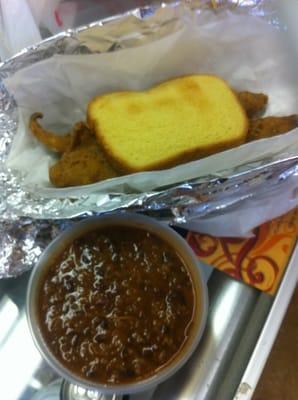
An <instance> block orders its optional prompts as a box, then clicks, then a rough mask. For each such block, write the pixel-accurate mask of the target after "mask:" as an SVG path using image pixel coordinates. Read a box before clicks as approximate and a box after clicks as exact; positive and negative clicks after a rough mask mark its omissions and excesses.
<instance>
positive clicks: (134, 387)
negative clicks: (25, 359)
mask: <svg viewBox="0 0 298 400" xmlns="http://www.w3.org/2000/svg"><path fill="white" fill-rule="evenodd" d="M117 225H118V226H127V227H135V228H139V229H143V230H149V232H152V233H153V234H155V235H157V236H158V237H159V238H161V239H162V240H165V241H166V242H168V243H169V244H170V245H171V246H172V247H173V248H174V249H175V250H176V251H177V252H178V254H179V256H180V257H181V258H182V260H183V261H184V263H185V267H186V268H187V270H188V272H189V273H190V275H191V280H192V284H193V286H194V290H195V292H196V304H195V311H198V307H200V313H201V314H200V318H199V319H198V322H197V325H198V329H197V331H196V332H195V331H193V332H192V334H191V337H190V339H189V340H187V342H186V345H184V347H183V354H182V356H181V357H179V355H178V356H177V357H175V358H174V359H173V361H172V362H170V363H169V365H168V366H165V367H164V368H163V367H162V368H161V369H160V371H158V372H157V373H155V374H153V375H150V376H149V377H147V378H145V379H141V380H138V381H136V382H130V383H125V384H117V385H116V384H103V383H95V382H92V381H89V380H87V379H84V378H82V377H80V376H79V375H77V374H75V373H74V372H72V371H70V370H68V369H67V368H66V367H65V366H64V365H63V364H62V363H61V362H60V361H59V360H58V359H57V358H56V357H55V356H54V354H53V353H52V352H51V351H50V349H49V347H48V346H47V344H46V342H45V340H44V338H43V336H42V333H41V330H40V329H39V327H38V323H37V322H38V317H37V313H36V308H37V305H36V302H34V300H35V299H36V296H37V292H38V291H37V290H36V289H37V288H38V282H39V278H40V277H41V275H42V273H44V272H45V271H46V268H47V267H48V265H49V257H50V255H53V253H56V254H57V255H58V254H61V250H62V249H63V248H65V246H66V245H67V244H68V243H70V242H72V241H73V240H74V239H75V238H77V237H81V236H83V235H84V234H86V233H87V232H90V231H92V230H95V229H97V228H104V227H106V226H117ZM164 236H166V237H167V238H168V239H165V238H164ZM62 243H63V244H62ZM177 247H178V249H177ZM199 265H200V263H199V262H198V259H197V258H196V256H195V254H194V252H193V251H192V249H191V247H190V246H189V245H188V244H187V243H186V241H185V240H184V239H183V238H182V237H181V236H180V235H179V234H178V233H177V232H175V231H174V230H173V229H172V228H170V227H169V226H168V225H167V224H165V223H162V222H160V221H157V220H155V219H153V218H151V217H148V216H144V215H139V214H134V213H131V212H125V213H109V214H107V215H100V216H92V217H87V218H86V219H84V220H82V221H80V222H77V223H75V224H74V225H72V226H71V227H69V228H67V229H66V230H64V231H62V232H61V233H60V234H59V235H58V236H57V237H56V238H55V239H54V240H53V241H52V242H50V244H49V245H48V246H47V247H46V249H45V250H44V251H43V253H42V255H41V256H40V258H39V260H38V262H37V264H36V265H35V266H34V267H33V270H32V272H31V275H30V279H29V283H28V287H27V296H26V315H27V321H28V325H29V330H30V333H31V336H32V338H33V341H34V343H35V346H36V347H37V349H38V350H39V352H40V353H41V355H42V356H43V358H44V359H45V360H46V362H47V363H48V364H49V365H50V366H51V367H52V368H53V369H54V370H55V371H56V372H57V373H58V374H59V375H60V376H62V377H63V378H64V379H66V380H67V381H69V382H71V383H73V384H75V385H78V386H81V387H83V388H85V389H87V390H96V391H100V392H102V393H105V394H127V393H130V394H133V393H138V392H144V391H146V390H148V389H151V388H152V387H154V386H157V385H158V384H160V383H161V382H163V381H164V380H166V379H168V378H169V377H170V376H172V375H173V374H174V373H175V372H177V371H178V370H179V369H180V368H181V367H182V366H183V365H184V364H185V363H186V362H187V360H188V359H189V357H190V356H191V354H192V353H193V351H194V350H195V348H196V347H197V345H198V343H199V341H200V339H201V337H202V335H203V331H204V328H205V325H206V320H207V311H208V304H209V302H208V290H207V284H206V280H205V279H204V276H203V273H202V271H201V269H200V267H199ZM198 296H200V299H199V301H200V305H198V303H197V300H198Z"/></svg>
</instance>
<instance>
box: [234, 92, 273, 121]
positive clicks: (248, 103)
mask: <svg viewBox="0 0 298 400" xmlns="http://www.w3.org/2000/svg"><path fill="white" fill-rule="evenodd" d="M236 94H237V97H238V99H239V101H240V103H241V104H242V107H243V108H244V109H245V111H246V114H247V116H248V118H251V117H254V116H257V115H259V114H260V113H261V112H262V111H264V109H265V107H266V105H267V103H268V96H266V94H263V93H252V92H238V93H236Z"/></svg>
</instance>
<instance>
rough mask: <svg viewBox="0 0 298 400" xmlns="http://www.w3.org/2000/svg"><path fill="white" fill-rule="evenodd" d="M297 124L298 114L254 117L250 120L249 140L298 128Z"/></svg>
mask: <svg viewBox="0 0 298 400" xmlns="http://www.w3.org/2000/svg"><path fill="white" fill-rule="evenodd" d="M297 126H298V115H297V114H293V115H288V116H285V117H265V118H258V119H252V120H250V121H249V128H248V133H247V142H251V141H252V140H258V139H265V138H269V137H272V136H276V135H280V134H282V133H286V132H289V131H291V130H292V129H295V128H297Z"/></svg>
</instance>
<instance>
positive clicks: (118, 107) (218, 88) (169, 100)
mask: <svg viewBox="0 0 298 400" xmlns="http://www.w3.org/2000/svg"><path fill="white" fill-rule="evenodd" d="M87 119H88V124H89V126H90V127H91V129H93V131H94V132H95V133H96V136H97V138H98V141H99V143H100V144H101V145H102V147H103V148H104V150H105V152H106V154H107V156H108V158H109V160H110V162H111V163H112V165H113V166H114V167H115V168H117V169H118V170H120V171H122V172H124V173H131V172H139V171H146V170H152V169H161V168H165V167H170V166H174V165H177V164H179V163H184V162H187V161H190V160H194V159H198V158H201V157H204V156H207V155H210V154H213V153H215V152H218V151H221V150H225V149H228V148H231V147H233V146H237V145H239V144H242V143H244V141H245V138H246V133H247V129H248V121H247V117H246V115H245V112H244V109H243V108H242V106H241V104H240V103H239V101H238V99H237V97H236V95H235V94H234V92H233V91H232V90H231V89H230V88H229V86H228V85H227V83H226V82H225V81H223V80H222V79H220V78H218V77H216V76H213V75H191V76H185V77H181V78H177V79H173V80H170V81H167V82H165V83H162V84H160V85H158V86H155V87H153V88H152V89H149V90H146V91H143V92H116V93H110V94H106V95H102V96H98V97H95V98H94V99H93V100H92V101H91V102H90V104H89V105H88V111H87Z"/></svg>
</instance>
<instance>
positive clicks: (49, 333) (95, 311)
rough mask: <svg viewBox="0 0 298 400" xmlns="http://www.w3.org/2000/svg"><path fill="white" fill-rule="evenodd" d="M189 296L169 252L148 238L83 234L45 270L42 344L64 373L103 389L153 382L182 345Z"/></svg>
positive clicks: (180, 267) (183, 273)
mask: <svg viewBox="0 0 298 400" xmlns="http://www.w3.org/2000/svg"><path fill="white" fill-rule="evenodd" d="M193 313H194V289H193V284H192V281H191V277H190V275H189V273H188V271H187V269H186V268H185V266H184V264H183V262H182V261H181V259H180V257H179V256H178V254H177V253H176V252H175V250H174V249H173V248H172V247H171V246H170V245H169V244H167V243H166V242H165V241H163V240H162V239H160V238H159V237H157V236H155V235H154V234H151V233H149V232H147V231H144V230H141V229H136V228H126V227H115V228H113V229H112V228H106V229H101V230H96V231H92V232H89V233H87V234H85V235H84V236H81V237H79V238H77V239H76V240H74V241H73V242H72V243H71V244H69V245H68V246H67V247H66V248H65V249H64V250H63V251H62V252H61V254H60V255H59V257H57V259H55V260H53V261H52V263H51V265H50V266H49V268H48V270H47V272H46V273H45V275H44V276H43V278H42V280H41V284H40V288H39V294H38V318H39V323H40V328H41V332H42V335H43V337H44V340H45V342H46V343H47V345H48V347H49V349H50V351H51V352H52V353H53V355H54V356H55V357H56V358H57V359H58V360H59V361H60V362H61V363H62V364H63V365H64V366H65V367H66V368H67V369H68V370H70V371H72V372H73V373H75V374H76V375H79V376H80V377H82V378H84V379H87V380H89V381H92V382H96V383H101V384H122V383H131V382H135V381H138V380H141V379H144V378H147V377H150V376H152V375H154V374H155V373H156V372H157V371H158V370H160V369H161V368H163V367H165V366H166V365H168V364H169V363H170V362H171V361H172V360H173V359H174V358H175V357H176V356H177V354H178V353H179V352H180V350H181V349H182V348H183V346H184V345H185V342H186V340H187V338H188V336H189V333H190V330H191V328H192V323H193Z"/></svg>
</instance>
